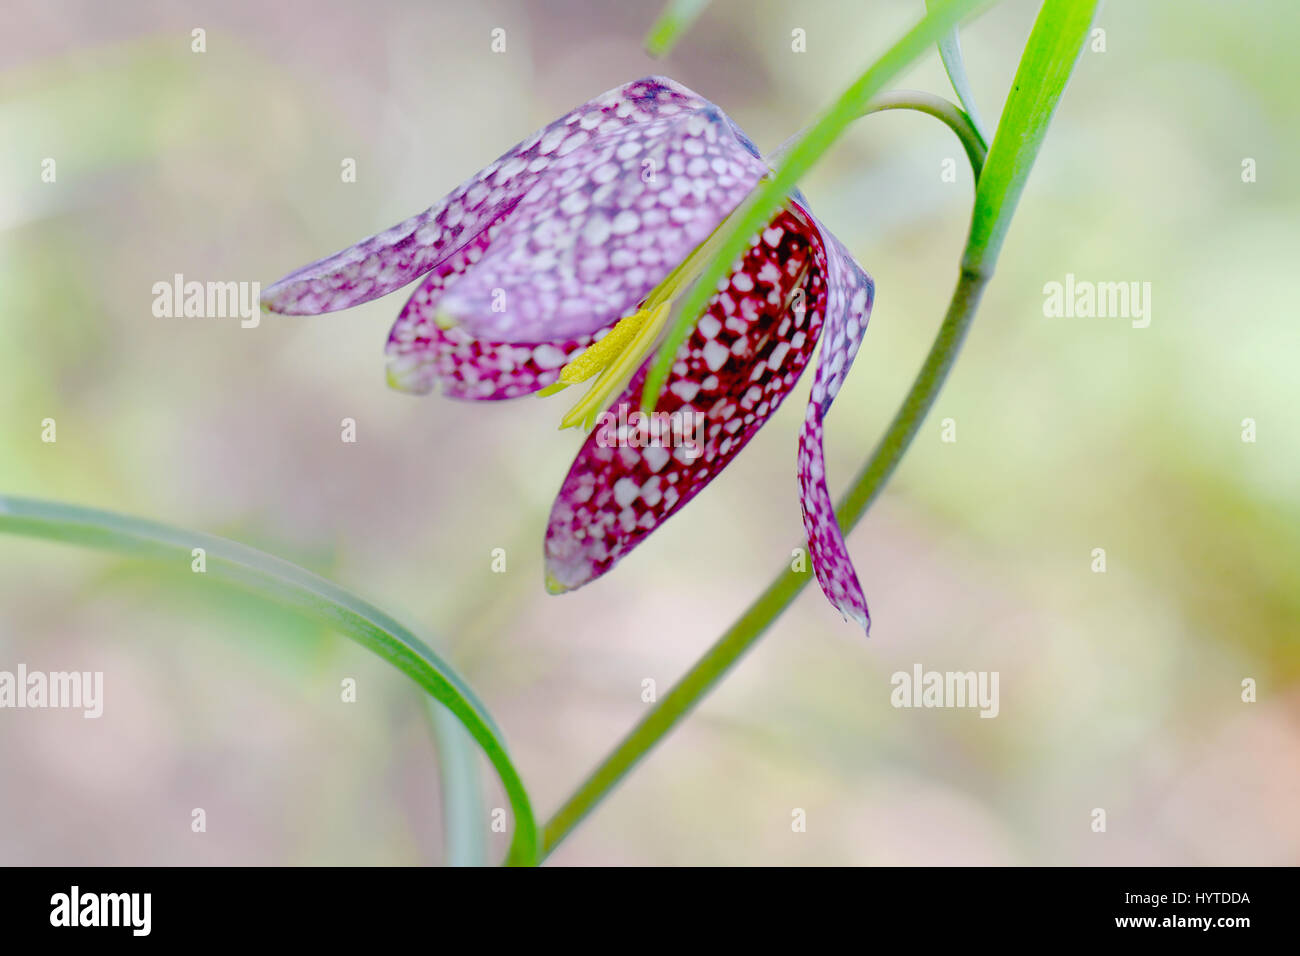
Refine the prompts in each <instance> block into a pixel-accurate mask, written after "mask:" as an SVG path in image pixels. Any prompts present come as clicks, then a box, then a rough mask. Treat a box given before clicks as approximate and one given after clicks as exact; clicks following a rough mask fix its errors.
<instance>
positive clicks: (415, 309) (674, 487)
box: [263, 77, 873, 628]
mask: <svg viewBox="0 0 1300 956" xmlns="http://www.w3.org/2000/svg"><path fill="white" fill-rule="evenodd" d="M768 172H769V169H768V166H767V164H766V163H765V162H764V161H763V159H762V156H761V155H760V154H759V152H758V150H757V149H756V148H755V147H754V145H753V143H751V142H750V141H749V139H748V138H747V137H746V136H745V134H744V133H742V132H741V131H740V130H739V129H738V128H737V127H736V125H735V124H734V123H733V122H732V121H731V120H730V119H729V118H728V117H727V116H726V115H725V114H724V113H723V112H722V111H721V110H719V109H718V108H717V107H716V106H714V105H713V104H712V103H710V102H708V101H707V100H705V99H703V98H702V97H700V96H698V95H697V94H695V93H693V92H692V91H690V90H688V89H686V88H685V87H683V86H681V85H680V84H678V83H676V82H674V81H672V80H669V79H665V78H662V77H649V78H647V79H643V80H637V81H636V82H634V83H629V84H627V85H626V86H623V87H620V88H618V89H615V90H611V91H610V92H608V93H606V94H604V95H603V96H600V97H597V98H596V99H594V100H592V101H591V102H589V103H587V104H585V105H584V106H580V107H578V108H577V109H575V110H573V111H572V112H571V113H569V114H568V115H567V116H565V117H563V118H561V119H559V120H556V121H555V122H554V123H552V124H551V125H549V126H547V127H546V128H545V129H543V130H541V131H539V132H538V133H536V134H535V135H534V136H532V137H531V138H530V139H528V140H526V141H525V142H523V143H520V144H519V145H518V146H516V147H515V148H514V149H512V150H510V151H509V152H507V153H506V154H505V155H504V156H502V157H501V158H500V159H498V160H497V161H496V162H494V163H492V165H490V166H488V167H487V168H486V169H484V170H483V171H482V172H480V173H479V174H478V175H477V176H474V177H473V178H471V179H470V180H468V181H467V182H466V183H464V184H463V185H461V186H460V187H459V188H458V189H456V190H455V191H454V192H452V193H451V194H450V195H449V196H447V197H446V198H444V199H442V200H441V201H439V202H438V203H436V204H435V205H434V206H432V207H431V208H429V209H427V210H426V211H424V212H422V213H420V214H419V215H417V216H415V217H413V218H411V219H408V220H407V221H406V222H403V223H402V224H401V225H399V226H395V227H394V228H392V229H390V230H388V231H387V232H383V233H380V234H379V235H377V236H373V237H371V238H370V239H366V240H364V241H363V242H360V243H358V244H357V245H355V246H352V247H351V248H349V249H345V250H344V251H342V252H340V253H338V254H337V255H334V256H331V257H329V258H327V259H322V260H321V261H319V262H316V263H313V264H312V265H309V266H306V267H305V268H303V269H299V270H298V271H297V272H294V273H292V274H291V275H288V276H286V277H285V278H283V279H281V280H280V281H279V282H277V283H275V285H273V286H271V287H270V288H269V289H267V290H266V293H265V294H264V296H263V308H264V309H267V310H268V311H273V312H280V313H284V314H288V315H311V314H316V313H321V312H330V311H334V310H336V309H345V308H348V307H349V306H353V305H357V304H359V303H362V302H367V301H369V300H371V299H375V298H378V297H379V296H382V295H385V294H387V293H389V292H392V291H393V290H394V289H397V288H399V287H401V286H403V285H406V284H407V283H408V282H411V281H412V280H414V279H416V278H419V277H421V276H423V277H424V281H423V282H422V283H421V285H420V286H419V287H418V288H417V289H416V291H415V293H414V295H412V296H411V298H410V300H409V301H408V302H407V303H406V307H405V308H404V309H403V310H402V313H401V315H400V316H399V317H398V319H397V322H396V324H395V325H394V326H393V330H392V334H391V335H390V336H389V340H388V349H387V354H388V378H389V382H390V384H392V385H393V386H394V387H396V388H399V389H404V390H407V391H412V392H418V393H424V392H428V391H430V390H432V389H433V387H434V386H435V385H437V386H440V388H441V391H442V392H443V394H445V395H448V396H450V397H453V398H459V399H470V400H489V401H490V400H496V399H506V398H515V397H518V396H521V395H528V394H533V393H537V392H542V393H544V394H550V393H552V392H555V391H558V390H560V389H563V388H565V387H569V386H572V385H575V384H577V383H580V382H583V381H586V380H587V379H589V378H592V377H595V382H594V383H593V384H592V386H591V388H590V390H589V391H588V392H587V394H586V396H585V397H584V398H583V399H582V400H581V401H579V402H578V404H577V405H576V406H575V407H574V408H573V410H572V411H571V412H570V413H569V414H568V415H567V416H565V418H564V420H563V423H562V425H564V426H568V425H583V426H586V427H588V428H591V427H592V425H593V424H594V423H595V422H596V421H597V419H598V417H601V416H600V413H601V412H602V410H604V409H609V410H610V412H611V413H612V415H617V414H618V412H619V411H620V410H621V411H622V412H623V420H624V421H627V411H628V410H629V409H631V410H635V409H637V408H639V406H640V401H641V391H642V386H643V383H644V380H645V375H646V368H647V365H648V362H649V357H650V356H651V354H652V353H653V350H654V347H655V345H656V344H657V341H658V340H659V338H660V333H661V332H662V331H663V329H664V328H665V324H666V322H667V320H668V317H669V315H670V313H671V311H672V309H671V306H672V304H673V302H674V301H675V300H676V299H677V298H678V297H679V296H680V294H681V293H682V292H683V291H684V290H685V289H688V288H690V286H691V284H692V283H693V281H694V280H695V278H696V277H697V276H698V275H699V272H700V270H701V269H702V268H703V267H704V266H705V265H707V263H708V262H709V260H710V258H711V256H712V245H713V243H712V242H711V240H712V239H713V237H715V236H716V235H717V234H718V227H719V226H720V225H722V223H723V222H724V221H725V220H726V219H727V217H728V216H729V215H730V214H731V213H732V212H733V211H734V210H735V209H736V208H737V207H738V206H739V205H740V204H741V202H742V201H743V200H744V199H745V197H746V196H747V195H748V194H749V193H750V191H751V190H753V188H754V187H755V186H756V185H757V184H758V182H759V180H760V179H761V178H762V177H763V176H764V175H765V174H766V173H768ZM872 295H873V286H872V282H871V279H870V277H868V276H867V274H866V273H865V272H864V271H863V270H862V268H861V267H860V266H858V264H857V263H856V262H854V261H853V258H852V257H851V256H850V255H849V254H848V252H847V251H846V250H845V248H844V247H843V246H842V245H841V244H840V242H839V240H837V239H836V238H835V237H834V236H832V235H831V234H830V233H829V232H828V231H826V229H824V228H823V227H822V225H821V224H820V223H819V222H818V221H817V219H816V218H815V217H814V216H813V215H812V213H811V212H809V210H808V208H807V204H806V203H805V202H804V200H803V198H802V197H801V196H799V195H797V194H796V195H795V196H794V197H792V198H791V199H790V200H789V201H788V202H787V204H786V206H785V208H783V209H782V210H781V211H780V212H779V213H778V214H777V215H776V216H775V218H773V220H772V221H771V223H770V224H769V225H768V227H767V228H766V229H764V230H763V231H762V233H761V235H758V236H756V237H754V241H753V243H752V245H751V246H750V248H749V250H748V252H746V253H745V254H744V255H743V256H742V257H741V259H740V261H739V262H737V263H736V264H735V266H734V267H733V269H732V271H731V274H730V276H729V278H728V279H726V280H725V281H724V282H722V283H720V284H719V286H718V289H717V292H716V294H715V295H714V296H713V297H712V298H711V299H710V300H709V302H708V305H707V307H706V309H705V311H704V314H703V315H702V316H701V318H700V320H699V322H698V324H697V326H696V328H695V330H694V331H693V333H692V334H691V336H690V337H689V338H688V339H687V341H686V342H684V343H683V345H682V347H681V350H680V351H679V352H678V354H677V356H676V361H675V363H674V364H673V366H672V372H671V375H670V376H669V378H668V381H667V383H666V385H665V390H664V392H663V396H662V397H661V399H660V402H659V406H658V408H657V409H656V418H658V417H659V416H660V415H661V413H669V415H670V416H675V418H673V419H672V420H675V421H683V420H685V421H696V422H701V423H702V427H701V428H699V429H698V435H699V441H698V442H694V441H691V442H685V443H677V444H676V445H675V446H674V445H673V444H671V443H668V444H666V443H664V442H662V441H659V442H651V443H648V444H647V443H644V442H640V441H632V440H627V439H628V436H627V433H626V431H625V430H624V431H618V432H616V433H615V436H614V437H615V438H622V439H623V440H621V441H620V440H611V429H610V428H609V427H602V428H599V429H597V430H595V431H593V432H592V433H591V434H590V435H589V436H588V437H587V440H586V442H585V443H584V444H583V446H582V450H581V451H580V452H579V453H578V457H577V459H576V460H575V461H574V463H573V467H572V468H571V469H570V470H569V474H568V477H567V478H566V479H565V481H564V484H563V486H562V487H561V489H560V493H559V496H558V498H557V499H556V501H555V505H554V507H553V508H552V511H551V517H550V523H549V526H548V528H547V532H546V565H547V586H548V588H549V589H550V590H551V591H553V592H560V591H566V590H571V589H573V588H577V587H580V586H581V585H583V584H586V583H587V582H588V581H591V580H593V579H595V578H597V577H600V576H601V575H602V574H604V573H605V572H606V571H608V570H609V569H610V568H612V567H613V566H614V565H615V564H616V563H617V562H618V561H619V559H621V558H622V557H623V556H624V555H626V554H627V553H628V552H629V551H631V550H632V549H633V548H634V547H636V546H637V545H638V544H639V543H640V542H641V541H642V540H643V539H644V538H645V537H646V536H647V535H649V534H650V533H651V532H652V531H653V530H654V529H655V528H657V527H658V526H659V525H660V524H661V523H662V522H663V521H664V520H665V519H666V518H667V517H668V516H670V515H672V514H674V513H675V512H676V511H678V510H679V509H680V508H681V507H682V506H683V505H684V504H686V502H688V501H690V500H691V498H693V497H695V495H696V494H698V493H699V492H700V490H701V489H703V487H704V486H705V485H706V484H708V482H709V481H710V480H711V479H712V478H713V477H714V476H715V475H717V474H718V473H719V472H720V471H721V470H722V469H723V468H724V467H726V465H727V464H728V463H729V462H730V461H731V460H732V459H733V458H734V457H735V456H736V454H737V453H738V452H739V451H740V450H741V449H742V448H743V447H744V446H745V445H746V443H748V441H749V440H750V438H752V437H753V435H754V433H755V432H756V431H758V429H759V427H760V426H761V425H762V424H763V423H764V422H765V421H766V420H767V419H768V418H769V417H770V416H771V415H772V413H773V412H775V411H776V409H777V407H778V406H779V405H780V404H781V402H782V400H783V399H784V398H785V396H786V395H788V394H789V392H790V391H791V389H793V388H794V385H795V383H796V382H797V381H798V379H799V376H800V374H801V373H802V372H803V370H804V367H805V366H806V365H807V364H808V362H809V361H810V359H811V357H812V353H813V349H814V348H815V347H816V345H817V342H818V340H819V339H821V340H823V345H822V351H821V357H820V360H819V362H818V365H817V370H816V374H815V378H814V381H813V386H812V395H811V399H810V401H809V404H808V408H807V412H806V415H805V418H804V424H803V429H802V432H801V434H800V437H799V453H798V479H799V487H800V492H801V499H802V504H803V516H804V526H805V528H806V529H807V532H808V539H809V544H810V550H811V555H812V564H813V569H814V571H815V572H816V574H817V578H818V580H819V581H820V582H821V585H822V589H823V590H824V591H825V592H826V595H827V597H828V598H829V599H830V601H831V603H832V604H834V605H835V606H836V607H837V608H838V609H839V610H840V611H841V612H843V613H844V614H845V615H846V616H848V617H852V618H853V619H854V620H856V621H858V622H859V623H860V624H861V625H862V626H863V628H867V627H869V618H868V615H867V605H866V601H865V599H864V598H863V595H862V589H861V587H860V586H859V584H858V579H857V575H856V573H855V572H854V570H853V564H852V561H851V560H850V558H849V555H848V552H847V550H846V549H845V546H844V538H843V536H842V534H841V533H840V529H839V526H838V524H837V523H836V520H835V515H834V512H833V509H832V505H831V500H830V495H829V494H828V492H827V490H826V475H825V467H824V457H823V453H822V425H823V421H824V420H825V417H826V414H827V412H828V411H829V409H830V405H831V401H832V400H833V399H834V397H835V394H836V392H838V391H839V388H840V385H841V384H842V383H843V381H844V376H845V374H846V373H847V372H848V369H849V366H850V364H851V363H852V361H853V357H854V355H855V354H856V352H857V349H858V345H859V343H860V342H861V338H862V334H863V332H864V330H865V328H866V324H867V317H868V314H869V313H870V310H871V302H872ZM609 417H611V416H606V420H608V418H609ZM625 428H626V426H625ZM637 446H644V447H637Z"/></svg>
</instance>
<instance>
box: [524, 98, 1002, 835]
mask: <svg viewBox="0 0 1300 956" xmlns="http://www.w3.org/2000/svg"><path fill="white" fill-rule="evenodd" d="M891 109H918V110H920V111H921V112H923V113H926V114H927V115H930V116H934V117H936V118H938V119H940V120H942V121H943V122H944V123H946V124H947V125H948V126H949V128H951V129H952V130H953V132H954V133H956V134H957V137H958V138H959V139H960V140H961V141H962V145H963V146H965V147H966V155H967V156H968V157H969V158H970V163H971V170H972V171H973V172H974V174H975V180H976V184H977V186H978V182H979V177H980V173H981V172H982V171H983V166H984V156H985V149H984V140H983V138H982V137H981V136H980V135H979V132H978V131H977V130H976V129H975V127H974V125H973V124H972V123H971V121H970V118H969V117H968V116H967V115H966V114H965V113H963V112H962V111H961V110H959V109H958V108H957V107H955V106H953V105H952V104H951V103H949V102H948V101H946V100H943V99H941V98H940V97H937V96H930V95H929V94H926V93H915V92H912V91H900V92H898V93H891V94H886V95H884V96H880V97H877V98H876V99H875V100H873V101H872V103H871V104H870V105H869V106H868V107H867V108H866V109H865V110H864V112H863V115H867V114H870V113H876V112H881V111H884V110H891ZM990 270H991V264H990ZM990 275H991V271H990V272H984V271H981V270H979V269H963V270H962V272H961V275H960V277H959V278H958V280H957V288H956V290H955V291H954V292H953V295H952V300H951V302H950V303H949V304H948V314H947V315H946V316H945V317H944V320H943V324H942V325H941V326H940V327H939V334H938V336H937V337H936V338H935V340H934V344H933V345H932V346H931V347H930V352H929V354H928V355H927V356H926V358H925V362H924V364H922V366H921V371H920V372H919V373H918V374H917V376H916V380H915V381H914V382H913V383H912V387H911V389H910V390H909V391H908V393H907V397H906V398H904V399H903V403H902V405H900V406H899V408H898V411H897V412H896V413H895V414H894V420H893V421H892V422H891V423H890V425H889V428H888V429H887V430H886V432H885V435H884V437H883V438H882V439H881V440H880V444H878V445H877V446H876V449H875V451H873V452H872V454H871V457H870V458H869V459H868V460H867V463H866V464H865V465H864V466H863V468H862V470H861V471H860V472H858V475H857V477H856V478H855V479H854V481H853V484H852V486H851V487H850V488H849V491H848V493H847V494H846V495H845V496H844V497H843V498H842V499H841V500H840V503H839V506H838V507H837V508H836V509H835V514H836V517H837V518H838V519H839V523H840V527H841V528H843V529H844V533H845V534H846V535H847V534H848V532H849V531H850V530H852V529H853V527H854V526H855V525H856V524H857V523H858V522H859V521H860V520H861V519H862V516H863V515H864V514H866V511H867V508H869V507H870V506H871V502H872V501H874V500H875V498H876V496H877V495H878V494H880V491H881V489H882V488H884V486H885V482H887V481H888V480H889V476H890V475H892V474H893V473H894V469H895V468H897V467H898V463H899V462H900V461H901V460H902V458H903V453H904V452H905V451H907V447H908V445H910V444H911V443H912V439H913V438H915V437H916V433H917V431H918V430H919V429H920V427H921V423H922V422H923V421H924V420H925V416H926V413H927V412H929V410H930V406H931V405H933V404H934V400H935V398H936V397H937V396H938V394H939V390H940V389H941V388H943V383H944V380H945V379H947V377H948V372H949V371H950V370H951V369H952V365H953V362H955V361H956V360H957V353H958V352H959V351H960V350H961V343H962V340H963V339H965V337H966V331H967V329H969V328H970V324H971V320H972V319H974V318H975V311H976V309H977V308H978V307H979V301H980V296H981V294H982V293H983V291H984V286H985V285H986V284H987V283H988V280H989V278H990ZM805 547H806V545H805ZM812 578H813V575H812V572H811V571H804V572H802V573H800V572H795V571H792V570H790V569H789V568H788V567H786V568H783V569H782V570H781V572H780V573H779V574H777V576H776V577H775V578H774V579H773V580H772V583H771V584H769V585H768V586H767V588H766V589H765V590H764V591H763V593H762V594H760V595H759V596H758V598H757V599H756V600H755V601H754V603H753V604H751V605H750V606H749V609H748V610H747V611H745V613H744V614H742V615H741V616H740V618H739V620H737V621H736V623H735V624H733V625H732V626H731V627H730V628H729V629H728V630H727V632H726V633H725V634H723V635H722V637H721V638H719V639H718V641H717V643H715V644H714V645H713V646H712V647H711V648H709V650H708V651H707V652H706V653H705V655H704V656H703V657H701V658H700V659H699V660H698V661H697V662H696V663H695V666H694V667H692V668H691V669H690V670H689V671H687V672H686V676H684V677H683V678H682V679H681V680H680V681H678V682H677V684H676V685H674V686H673V688H672V690H670V691H669V692H668V693H667V695H665V696H664V697H663V699H661V700H660V701H659V702H658V703H657V704H656V705H655V706H654V708H653V709H652V710H651V711H650V713H649V714H647V715H646V716H645V718H644V719H643V720H642V721H641V722H640V723H639V724H637V725H636V727H635V728H633V730H632V732H631V733H629V734H628V735H627V736H626V737H624V738H623V741H622V742H621V743H620V744H619V745H618V746H617V747H615V748H614V750H613V752H612V753H611V754H610V755H609V756H608V757H606V758H605V760H604V761H603V762H602V763H601V764H600V766H598V767H597V768H596V769H595V771H593V772H592V774H591V775H590V776H588V777H587V779H586V780H585V781H583V783H582V785H581V786H580V787H579V788H578V790H577V791H576V792H575V793H574V794H573V796H571V797H570V798H569V799H568V800H566V801H565V802H564V805H563V806H561V807H560V809H559V810H557V811H556V813H555V815H554V816H553V817H551V819H550V820H548V821H547V822H546V824H545V825H544V826H543V827H542V851H541V855H542V858H543V859H545V858H546V856H547V855H549V854H550V852H551V851H552V850H554V849H555V847H556V846H558V845H559V843H560V842H561V841H562V840H563V839H564V838H565V837H566V836H568V835H569V833H571V832H572V831H573V828H574V827H576V826H577V825H578V823H579V822H581V820H582V819H583V817H585V816H586V815H587V814H588V813H590V812H591V810H592V808H593V807H595V806H596V804H597V803H599V802H600V801H601V800H602V799H603V798H604V797H605V795H606V794H607V793H609V792H610V791H611V790H612V789H614V787H615V786H616V785H617V784H618V782H619V781H620V780H622V779H623V777H624V776H625V775H626V774H627V773H628V771H630V770H631V769H632V768H633V767H634V766H636V764H637V762H638V761H640V760H641V758H642V757H644V756H645V755H646V754H647V753H649V751H650V749H651V748H652V747H654V745H655V744H657V743H658V742H659V741H660V740H662V739H663V738H664V737H665V736H667V735H668V732H669V731H670V730H672V729H673V727H675V726H676V725H677V723H678V721H680V720H681V719H682V718H683V717H685V716H686V715H687V714H689V713H690V712H691V710H693V709H694V707H695V705H696V704H698V703H699V702H700V701H701V700H702V699H703V698H704V697H705V695H706V694H708V693H709V691H710V690H712V688H713V686H714V685H715V684H716V683H717V682H718V681H719V680H721V679H722V677H723V675H725V674H726V673H727V671H729V670H730V669H731V668H732V666H733V665H734V664H735V663H736V662H737V661H738V660H740V658H741V657H742V656H743V655H744V653H745V652H746V651H747V650H749V649H750V648H751V647H753V646H754V644H755V643H756V642H757V641H758V639H759V638H760V637H762V635H763V633H764V632H765V631H766V630H767V629H768V628H769V627H771V626H772V624H773V623H774V622H775V621H776V619H777V618H778V617H780V616H781V613H782V612H783V611H785V609H786V608H787V607H789V606H790V603H791V602H792V601H794V599H795V597H797V596H798V594H799V592H800V591H802V590H803V589H804V588H805V587H806V586H807V585H808V583H809V582H810V581H811V580H812Z"/></svg>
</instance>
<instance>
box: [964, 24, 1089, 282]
mask: <svg viewBox="0 0 1300 956" xmlns="http://www.w3.org/2000/svg"><path fill="white" fill-rule="evenodd" d="M1096 13H1097V0H1045V2H1044V3H1043V7H1042V9H1041V10H1039V11H1038V19H1037V20H1035V21H1034V28H1033V30H1032V31H1031V32H1030V34H1029V42H1028V43H1026V44H1025V52H1024V53H1023V54H1022V55H1021V57H1020V66H1019V67H1017V69H1016V78H1015V80H1014V81H1013V82H1012V84H1011V92H1010V93H1009V94H1008V96H1007V102H1006V105H1005V106H1004V107H1003V108H1002V118H1001V119H1000V120H999V121H998V128H997V132H996V133H994V134H993V142H992V143H991V144H990V146H989V155H988V159H987V160H986V161H985V163H984V173H983V175H981V176H980V181H979V186H978V187H977V189H976V190H975V211H974V213H973V215H972V217H971V227H970V237H969V238H968V239H967V241H966V254H965V256H964V258H963V260H962V266H963V267H964V268H965V269H967V270H970V271H973V272H978V273H980V274H984V275H988V274H991V273H992V271H993V264H994V262H995V261H996V260H997V257H998V253H999V252H1001V250H1002V241H1003V240H1004V239H1005V238H1006V234H1007V229H1008V228H1009V227H1010V225H1011V217H1012V215H1014V213H1015V211H1016V204H1017V203H1019V202H1020V194H1021V193H1022V192H1024V189H1025V182H1026V180H1028V179H1029V170H1030V169H1031V168H1032V167H1033V165H1034V159H1035V158H1036V157H1037V156H1038V150H1039V147H1041V146H1042V145H1043V137H1044V135H1046V133H1047V126H1048V124H1049V123H1051V121H1052V116H1053V115H1054V114H1055V113H1056V107H1057V104H1058V103H1060V100H1061V94H1062V93H1063V92H1065V84H1066V83H1068V82H1069V80H1070V73H1071V72H1072V71H1073V70H1074V64H1075V63H1077V62H1078V60H1079V54H1081V53H1082V52H1083V43H1084V41H1085V40H1086V39H1087V38H1088V30H1089V28H1090V27H1091V26H1092V20H1093V17H1094V16H1096Z"/></svg>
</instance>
